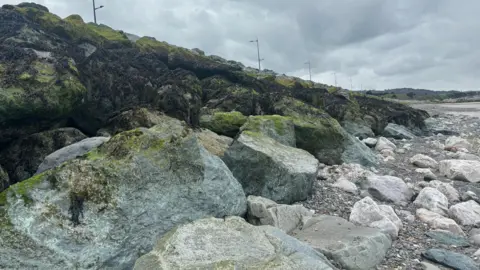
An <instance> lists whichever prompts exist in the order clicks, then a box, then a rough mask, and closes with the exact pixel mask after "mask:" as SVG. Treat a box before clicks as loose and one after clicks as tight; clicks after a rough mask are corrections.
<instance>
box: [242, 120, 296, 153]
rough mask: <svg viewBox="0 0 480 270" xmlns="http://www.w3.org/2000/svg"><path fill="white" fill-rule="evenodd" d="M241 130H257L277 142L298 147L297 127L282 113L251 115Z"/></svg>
mask: <svg viewBox="0 0 480 270" xmlns="http://www.w3.org/2000/svg"><path fill="white" fill-rule="evenodd" d="M240 131H251V132H257V133H260V134H262V135H264V136H267V137H270V138H272V139H274V140H276V141H277V142H279V143H281V144H284V145H287V146H292V147H296V139H295V128H294V125H293V121H292V119H290V118H288V117H285V116H280V115H257V116H249V117H248V120H247V122H246V123H245V124H244V125H243V126H242V127H241V128H240Z"/></svg>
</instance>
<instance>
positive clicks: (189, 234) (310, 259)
mask: <svg viewBox="0 0 480 270" xmlns="http://www.w3.org/2000/svg"><path fill="white" fill-rule="evenodd" d="M133 269H134V270H157V269H158V270H163V269H265V270H269V269H279V270H280V269H282V270H287V269H312V270H331V269H336V268H335V267H334V266H333V265H332V264H331V263H330V262H329V261H328V259H327V258H325V256H324V255H323V254H321V253H320V252H318V251H316V250H314V249H313V248H311V247H310V246H308V245H307V244H304V243H302V242H301V241H299V240H297V239H295V238H293V237H291V236H289V235H287V234H285V233H284V232H282V231H281V230H279V229H277V228H274V227H272V226H258V227H256V226H253V225H250V224H248V223H247V222H245V221H244V220H243V219H242V218H239V217H228V218H225V219H216V218H207V219H201V220H197V221H194V222H192V223H188V224H184V225H182V226H180V227H177V228H175V229H173V230H172V231H170V232H168V233H167V234H165V235H164V236H163V237H162V238H161V239H160V240H158V242H157V244H156V247H155V249H153V250H152V251H151V252H150V253H148V254H146V255H143V256H142V257H141V258H140V259H138V260H137V262H136V263H135V267H134V268H133Z"/></svg>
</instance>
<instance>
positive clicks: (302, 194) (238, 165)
mask: <svg viewBox="0 0 480 270" xmlns="http://www.w3.org/2000/svg"><path fill="white" fill-rule="evenodd" d="M223 160H224V161H225V163H226V164H227V165H228V167H229V168H230V170H231V171H232V173H233V175H234V176H235V177H236V178H237V179H238V181H239V182H240V183H241V184H242V186H243V189H244V190H245V193H246V194H247V195H257V196H262V197H265V198H268V199H271V200H273V201H275V202H277V203H286V204H290V203H293V202H296V201H302V200H305V199H307V197H308V195H309V194H311V192H312V188H313V181H314V180H315V179H316V175H317V171H318V164H319V163H318V160H316V159H315V157H314V156H312V155H311V154H309V153H308V152H306V151H304V150H301V149H297V148H293V147H289V146H286V145H283V144H281V143H278V142H277V141H275V140H273V139H271V138H269V137H266V136H263V135H261V134H260V133H255V132H249V131H246V132H242V134H240V136H239V137H238V138H237V139H236V140H235V141H234V142H233V144H232V145H231V146H230V148H228V150H227V151H226V152H225V156H224V157H223Z"/></svg>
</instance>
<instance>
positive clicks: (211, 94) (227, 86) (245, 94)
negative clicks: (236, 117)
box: [202, 76, 261, 115]
mask: <svg viewBox="0 0 480 270" xmlns="http://www.w3.org/2000/svg"><path fill="white" fill-rule="evenodd" d="M202 87H203V97H202V100H203V102H204V103H205V106H206V107H207V108H210V109H216V110H220V111H225V112H229V111H232V110H235V111H239V112H241V113H242V114H244V115H255V114H259V113H260V111H259V108H260V98H261V97H260V94H259V93H258V92H257V91H256V90H255V88H253V87H247V86H244V85H240V84H235V83H232V82H230V81H228V80H227V79H225V78H224V77H222V76H214V77H210V78H206V79H203V80H202Z"/></svg>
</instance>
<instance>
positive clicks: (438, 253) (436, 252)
mask: <svg viewBox="0 0 480 270" xmlns="http://www.w3.org/2000/svg"><path fill="white" fill-rule="evenodd" d="M422 255H423V257H425V258H427V259H429V260H431V261H433V262H436V263H439V264H441V265H444V266H447V267H451V268H452V269H456V270H477V269H479V267H480V265H478V264H477V263H475V262H474V261H473V260H472V259H470V258H469V257H467V256H465V255H463V254H460V253H456V252H451V251H448V250H444V249H437V248H432V249H429V250H427V251H426V252H424V253H422Z"/></svg>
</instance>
